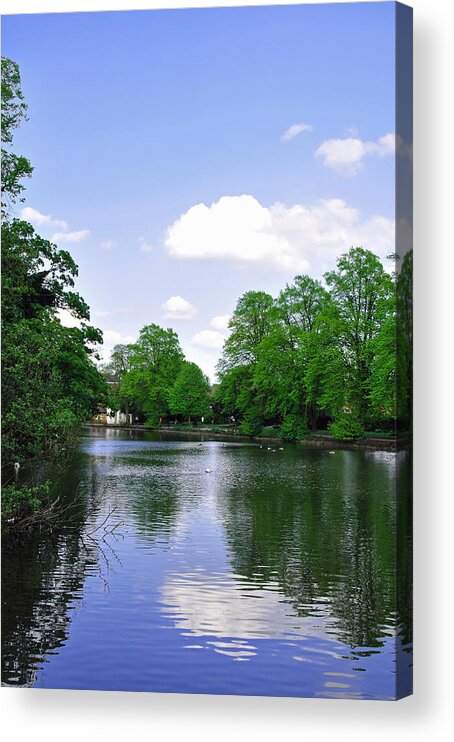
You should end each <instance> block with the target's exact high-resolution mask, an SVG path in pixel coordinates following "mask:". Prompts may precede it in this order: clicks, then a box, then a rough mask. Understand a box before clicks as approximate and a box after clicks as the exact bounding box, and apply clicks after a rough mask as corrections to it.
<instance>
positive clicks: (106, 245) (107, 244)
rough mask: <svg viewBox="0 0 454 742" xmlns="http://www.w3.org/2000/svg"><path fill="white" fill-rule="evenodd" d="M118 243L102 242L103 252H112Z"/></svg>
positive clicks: (111, 241)
mask: <svg viewBox="0 0 454 742" xmlns="http://www.w3.org/2000/svg"><path fill="white" fill-rule="evenodd" d="M116 244H117V243H116V242H114V241H113V240H104V242H101V244H100V248H101V250H112V248H113V247H115V245H116Z"/></svg>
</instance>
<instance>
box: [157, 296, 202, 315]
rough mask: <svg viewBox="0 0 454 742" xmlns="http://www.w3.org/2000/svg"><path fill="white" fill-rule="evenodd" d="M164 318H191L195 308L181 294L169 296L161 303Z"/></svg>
mask: <svg viewBox="0 0 454 742" xmlns="http://www.w3.org/2000/svg"><path fill="white" fill-rule="evenodd" d="M162 308H163V310H164V319H192V318H193V317H195V316H196V314H197V309H196V308H195V307H194V306H193V305H192V304H191V302H189V301H187V299H183V297H182V296H171V297H170V298H169V299H167V301H165V302H164V303H163V304H162Z"/></svg>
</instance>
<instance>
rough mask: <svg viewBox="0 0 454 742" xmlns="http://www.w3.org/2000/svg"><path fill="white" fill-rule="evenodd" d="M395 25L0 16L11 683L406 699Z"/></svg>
mask: <svg viewBox="0 0 454 742" xmlns="http://www.w3.org/2000/svg"><path fill="white" fill-rule="evenodd" d="M411 39H412V13H411V10H410V9H409V8H408V7H406V6H403V5H400V4H396V3H392V2H383V3H382V2H377V3H364V4H363V3H351V4H349V3H346V4H340V5H300V6H287V7H286V6H276V7H273V6H269V7H254V8H247V7H244V8H223V9H219V8H214V9H193V10H162V11H130V12H129V11H125V12H103V13H95V12H93V13H66V14H58V13H57V14H51V15H48V14H40V15H21V16H19V15H17V16H14V15H10V16H5V17H3V19H2V44H3V54H4V59H3V61H2V70H3V82H2V95H3V119H2V126H3V132H2V141H3V146H4V152H3V177H4V180H3V183H2V202H3V207H2V208H3V235H2V236H3V239H2V259H3V296H2V302H3V304H2V312H3V321H4V330H3V364H4V370H3V385H2V387H3V477H4V479H3V481H4V490H3V510H2V512H3V525H2V528H3V541H2V543H3V547H2V548H3V559H2V580H3V602H4V609H3V614H2V622H3V631H2V636H3V658H2V681H3V684H4V685H8V686H21V687H25V686H26V687H30V686H32V687H36V688H43V687H46V688H72V689H93V690H95V689H103V690H128V691H159V692H178V693H211V694H213V693H214V694H241V695H268V696H299V697H309V696H310V697H324V698H354V699H395V698H399V697H402V696H405V695H408V694H409V693H410V692H411V631H412V622H411V398H412V384H411V365H412V364H411V358H412V356H411V337H412V331H411V328H412V314H411V259H412V258H411V256H412V253H411V247H412V241H411V228H412V227H411V225H412V214H411V209H412V195H411V177H412V176H411V164H412V108H411V106H412V91H411V83H412V56H411V55H412V51H411V46H412V42H411ZM24 106H27V109H25V108H24ZM25 114H26V115H25ZM32 166H33V172H32V171H31V168H32ZM76 265H77V266H78V270H77V268H76ZM81 297H83V300H82V299H81ZM101 341H102V342H101Z"/></svg>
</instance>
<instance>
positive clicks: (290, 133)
mask: <svg viewBox="0 0 454 742" xmlns="http://www.w3.org/2000/svg"><path fill="white" fill-rule="evenodd" d="M303 131H312V126H311V124H292V125H291V126H289V128H288V129H286V130H285V131H284V133H283V134H281V141H282V142H289V141H290V139H294V138H295V137H297V136H298V134H302V133H303Z"/></svg>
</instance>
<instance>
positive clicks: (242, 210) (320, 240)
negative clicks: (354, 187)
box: [165, 195, 394, 273]
mask: <svg viewBox="0 0 454 742" xmlns="http://www.w3.org/2000/svg"><path fill="white" fill-rule="evenodd" d="M357 245H362V246H363V247H364V248H366V249H369V250H372V251H373V252H375V253H377V254H378V255H380V256H381V257H385V256H386V255H387V254H388V253H389V252H392V251H393V250H394V222H393V221H392V220H391V219H387V218H386V217H383V216H373V217H371V218H369V219H362V218H361V214H360V212H359V211H358V210H357V209H355V208H353V207H351V206H349V205H348V204H347V203H346V202H345V201H344V200H342V199H336V198H332V199H327V200H322V201H318V202H316V203H315V204H312V205H310V206H305V205H303V204H295V205H293V206H286V205H285V204H282V203H275V204H273V205H272V206H270V207H269V208H268V207H265V206H262V204H260V203H259V201H258V200H257V199H255V198H254V197H253V196H251V195H242V196H223V197H222V198H221V199H220V200H219V201H217V202H216V203H213V204H211V206H206V205H205V204H197V205H195V206H192V207H191V208H190V209H189V210H188V211H186V212H185V213H184V214H182V216H180V218H179V219H177V221H175V222H174V224H172V225H171V226H170V227H169V229H168V230H167V234H166V237H165V246H166V249H167V251H168V253H169V255H171V256H172V257H174V258H180V259H184V260H210V261H217V260H224V261H231V262H232V263H236V264H237V265H247V264H249V265H257V266H259V265H264V266H266V267H272V268H278V269H280V270H286V271H292V272H298V271H299V272H305V271H309V270H311V271H312V272H314V271H315V272H318V273H321V272H323V271H324V270H326V269H327V268H330V267H332V265H333V261H334V260H335V259H336V257H337V256H338V255H340V254H341V253H344V252H346V251H347V250H349V249H350V247H352V246H357Z"/></svg>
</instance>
